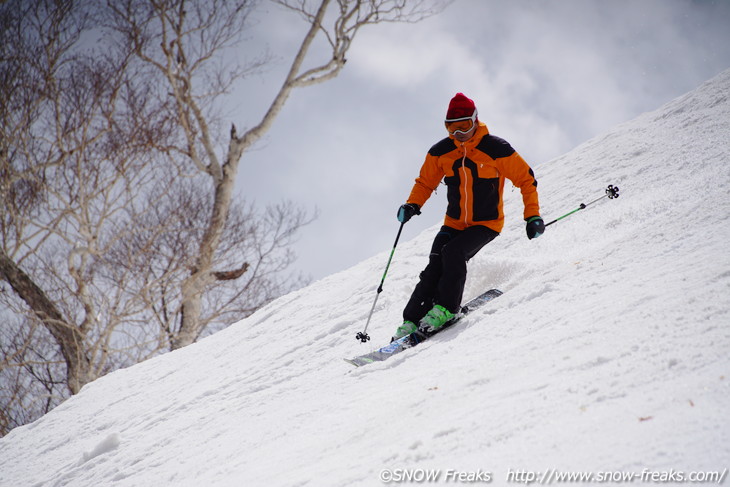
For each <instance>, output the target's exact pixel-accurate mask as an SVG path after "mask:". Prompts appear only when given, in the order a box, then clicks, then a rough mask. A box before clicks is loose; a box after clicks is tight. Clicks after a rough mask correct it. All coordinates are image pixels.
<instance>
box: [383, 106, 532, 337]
mask: <svg viewBox="0 0 730 487" xmlns="http://www.w3.org/2000/svg"><path fill="white" fill-rule="evenodd" d="M445 123H446V130H447V131H448V133H449V136H448V137H446V138H445V139H443V140H441V141H440V142H438V143H436V144H435V145H434V146H433V147H431V149H430V150H429V151H428V154H427V155H426V160H425V162H424V163H423V166H422V167H421V172H420V175H419V176H418V178H416V183H415V184H414V185H413V190H412V191H411V194H410V196H409V197H408V200H407V201H406V203H405V204H403V205H401V206H400V208H399V209H398V214H397V216H398V221H400V222H401V223H405V222H407V221H408V220H410V219H411V217H412V216H413V215H420V214H421V211H420V210H421V207H422V206H423V205H424V203H426V200H428V198H429V197H430V196H431V193H432V192H433V191H434V190H435V189H436V187H437V186H438V185H439V183H440V182H441V180H442V179H443V180H444V183H445V184H446V187H447V200H448V206H447V208H446V217H445V219H444V225H443V226H442V227H441V229H440V230H439V232H438V233H437V234H436V238H434V241H433V245H432V248H431V254H430V256H429V262H428V265H427V266H426V268H425V269H424V270H423V272H421V274H420V281H419V282H418V284H417V285H416V288H415V289H414V291H413V294H412V295H411V298H410V300H409V301H408V304H407V305H406V307H405V309H404V310H403V324H402V325H401V326H399V327H398V329H397V330H396V332H395V335H393V340H397V339H398V338H401V337H403V336H405V335H408V334H410V333H413V332H415V331H416V330H418V329H420V330H421V331H422V332H425V333H432V332H434V331H436V330H438V329H439V328H441V327H442V326H443V325H444V324H446V323H447V322H448V321H449V320H450V319H452V318H453V317H454V315H455V314H456V313H457V312H458V311H459V307H460V305H461V299H462V294H463V293H464V284H465V282H466V263H467V262H468V261H469V259H471V258H472V257H474V255H476V253H477V252H479V250H481V248H482V247H484V246H485V245H486V244H487V243H489V242H491V241H492V240H493V239H494V238H495V237H497V236H498V235H499V232H500V231H502V227H503V226H504V214H503V212H502V191H503V189H504V179H505V177H506V178H508V179H509V180H510V181H512V183H513V184H514V185H515V186H517V187H519V188H520V191H521V192H522V200H523V202H524V205H525V211H524V218H525V220H526V222H527V237H528V238H529V239H533V238H537V237H539V236H540V235H542V234H543V233H544V232H545V223H544V222H543V220H542V218H541V217H540V205H539V202H538V197H537V180H536V179H535V174H534V173H533V171H532V169H530V166H528V165H527V163H526V162H525V160H524V159H522V157H521V156H520V155H519V154H518V153H517V152H515V150H514V149H513V148H512V147H511V146H510V145H509V144H508V143H507V142H506V141H505V140H503V139H500V138H499V137H495V136H494V135H491V134H490V133H489V130H488V129H487V126H486V125H485V124H484V123H483V122H481V121H480V120H479V118H478V116H477V109H476V106H475V104H474V102H473V101H472V100H471V99H469V98H467V97H466V96H465V95H464V94H463V93H457V94H456V95H455V96H454V97H453V98H452V99H451V101H450V102H449V107H448V110H447V112H446V120H445ZM416 323H418V325H416Z"/></svg>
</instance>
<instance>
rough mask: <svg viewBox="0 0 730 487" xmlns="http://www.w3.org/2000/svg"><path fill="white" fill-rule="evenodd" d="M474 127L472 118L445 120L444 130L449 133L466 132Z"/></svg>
mask: <svg viewBox="0 0 730 487" xmlns="http://www.w3.org/2000/svg"><path fill="white" fill-rule="evenodd" d="M473 128H474V120H471V119H469V120H459V121H457V122H446V130H448V131H449V133H450V134H451V135H456V134H466V133H467V132H469V131H470V130H471V129H473Z"/></svg>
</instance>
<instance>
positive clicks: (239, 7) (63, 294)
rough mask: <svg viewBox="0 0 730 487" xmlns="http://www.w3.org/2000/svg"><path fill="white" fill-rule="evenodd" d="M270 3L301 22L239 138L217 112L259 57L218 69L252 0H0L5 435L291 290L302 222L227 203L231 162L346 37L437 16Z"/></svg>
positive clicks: (286, 211) (373, 1) (287, 211)
mask: <svg viewBox="0 0 730 487" xmlns="http://www.w3.org/2000/svg"><path fill="white" fill-rule="evenodd" d="M276 3H278V4H279V5H282V6H284V7H286V8H287V9H290V10H293V11H295V12H297V13H298V14H299V15H300V16H301V17H302V18H303V19H304V20H305V22H306V23H307V25H308V31H307V33H306V35H305V37H304V38H303V40H302V43H301V45H300V46H299V49H298V51H297V53H296V55H295V56H294V58H293V60H292V63H291V66H290V68H289V70H288V72H287V75H286V77H285V79H284V80H283V82H282V84H281V88H280V90H279V91H278V93H277V94H276V95H275V96H274V98H273V100H272V101H271V105H270V107H269V109H268V110H267V111H266V113H265V115H264V116H263V117H262V118H261V120H260V121H259V122H258V123H255V124H253V126H252V127H251V128H249V129H248V130H246V131H245V132H244V133H242V134H238V131H237V129H236V127H235V125H233V124H231V129H230V131H225V132H223V131H221V130H220V129H219V127H221V126H222V125H223V123H225V122H224V121H223V120H222V119H221V118H220V117H219V116H218V114H217V111H216V107H217V106H220V104H221V103H222V100H224V99H225V97H226V96H227V95H228V94H229V93H230V92H231V90H233V89H234V87H235V83H236V81H237V80H239V79H241V78H242V77H244V76H246V75H247V74H248V73H250V72H252V71H254V70H257V69H259V68H260V67H262V66H263V65H265V64H266V62H267V58H266V56H264V55H262V56H260V57H259V58H258V59H257V60H254V61H252V62H249V63H247V64H244V65H241V64H236V63H232V62H228V61H229V58H227V56H228V55H229V54H231V53H232V52H233V51H234V50H235V49H237V48H238V46H239V45H240V42H241V35H242V33H243V32H245V31H246V28H247V26H248V24H247V22H248V19H249V16H250V14H251V12H252V11H253V9H254V8H255V6H256V3H255V2H254V1H253V0H235V1H232V0H107V2H106V3H105V4H100V3H99V2H94V1H91V0H77V1H73V0H36V1H34V2H24V1H22V0H9V1H7V2H5V3H0V196H1V197H2V207H0V319H2V320H3V321H4V322H5V324H6V325H5V326H3V327H0V411H1V413H0V435H2V434H4V433H6V432H7V431H8V430H9V429H10V428H12V427H14V426H17V425H19V424H22V423H23V422H26V421H28V420H31V419H33V418H35V417H37V416H38V415H40V414H43V413H44V412H46V411H48V410H49V409H50V408H52V407H54V406H55V405H57V404H58V403H59V402H60V401H62V400H63V399H64V398H65V397H67V396H68V394H74V393H76V392H78V391H79V390H80V389H81V388H82V387H83V385H84V384H86V383H88V382H90V381H92V380H94V379H95V378H97V377H99V376H101V375H104V374H106V373H108V372H110V371H112V370H116V369H118V368H120V367H125V366H129V365H132V364H135V363H137V362H139V361H142V360H145V359H147V358H149V357H152V356H154V355H156V354H159V353H162V352H164V351H166V350H174V349H176V348H180V347H183V346H185V345H188V344H190V343H193V342H194V341H195V340H197V339H199V338H200V337H202V336H204V335H206V334H209V333H212V332H214V331H216V330H218V329H220V328H222V327H224V326H226V325H227V324H229V323H232V322H234V321H237V320H240V319H241V318H244V317H246V316H248V315H249V314H251V313H252V312H254V311H255V310H256V309H258V308H259V307H260V306H262V305H263V304H265V303H267V302H268V301H270V300H271V299H273V298H275V297H277V296H279V295H281V294H282V293H284V292H288V291H289V290H291V289H293V288H295V287H298V286H299V285H301V284H302V282H303V280H301V279H299V278H292V277H291V276H288V275H287V274H286V271H287V269H288V267H289V265H290V264H291V263H292V261H293V259H294V256H293V255H292V253H291V250H290V247H291V243H292V241H293V239H294V238H295V236H296V234H297V232H298V231H299V230H300V229H301V228H302V226H304V225H306V224H307V223H309V222H310V221H311V220H312V218H313V216H311V215H309V214H308V213H307V212H306V211H303V210H302V209H301V208H299V207H297V206H296V205H295V204H294V203H291V202H286V203H282V204H280V205H277V206H274V207H270V208H266V209H259V208H257V207H256V206H255V205H253V204H250V203H246V202H245V201H244V200H243V199H236V198H234V191H233V190H234V184H235V181H236V176H237V172H238V167H239V163H240V161H241V159H242V156H243V154H244V153H245V152H246V151H247V150H248V149H250V148H251V146H252V145H253V144H254V143H255V142H256V141H258V140H259V139H260V138H261V137H262V136H263V135H264V134H265V133H266V132H267V131H268V130H269V128H270V127H271V125H272V123H273V121H274V120H275V118H276V117H277V116H278V115H279V114H280V112H281V110H282V108H283V106H284V104H285V102H286V100H287V98H288V97H289V95H290V94H291V92H292V90H294V89H296V88H300V87H305V86H309V85H312V84H314V83H321V82H324V81H327V80H329V79H332V78H333V77H335V76H336V75H337V74H338V73H339V72H340V71H341V69H342V68H343V66H344V65H345V62H346V55H347V52H348V50H349V48H350V46H351V44H352V41H353V39H354V37H355V35H356V34H357V32H358V31H359V29H360V28H362V27H364V26H365V25H371V24H376V23H379V22H390V21H413V20H418V19H419V18H420V17H422V16H424V15H427V14H429V13H431V12H429V11H428V10H427V9H426V8H424V6H423V5H424V3H425V2H423V3H422V2H414V1H408V2H406V1H405V0H369V1H362V0H337V1H334V2H333V1H331V0H322V1H321V2H315V3H313V4H310V2H305V1H301V2H292V1H283V0H282V1H277V2H276ZM318 38H319V39H321V41H320V42H324V43H326V45H329V47H330V48H331V55H330V56H328V57H327V58H325V59H322V60H319V61H318V60H316V59H312V58H313V57H315V56H313V54H312V46H313V44H314V42H315V40H316V39H318ZM224 59H225V62H224V61H223V60H224ZM305 66H307V67H305Z"/></svg>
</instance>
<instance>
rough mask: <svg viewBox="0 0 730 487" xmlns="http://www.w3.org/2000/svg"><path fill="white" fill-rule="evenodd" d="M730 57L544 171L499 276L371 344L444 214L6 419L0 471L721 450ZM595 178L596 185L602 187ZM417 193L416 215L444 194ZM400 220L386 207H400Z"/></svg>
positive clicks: (460, 465)
mask: <svg viewBox="0 0 730 487" xmlns="http://www.w3.org/2000/svg"><path fill="white" fill-rule="evenodd" d="M729 97H730V70H728V71H725V72H724V73H722V74H720V75H719V76H717V77H716V78H714V79H713V80H710V81H709V82H707V83H705V84H704V85H702V86H701V87H699V88H698V89H697V90H695V91H693V92H691V93H688V94H687V95H685V96H683V97H680V98H678V99H676V100H674V101H673V102H671V103H669V104H667V105H665V106H664V107H662V108H660V109H659V110H657V111H655V112H651V113H646V114H644V115H642V116H640V117H638V118H637V119H635V120H632V121H630V122H627V123H624V124H621V125H619V126H617V127H615V128H614V129H613V130H612V131H610V132H608V133H606V134H604V135H601V136H599V137H596V138H594V139H592V140H589V141H587V142H586V143H584V144H582V145H581V146H579V147H577V148H576V149H574V150H573V151H571V152H570V153H568V154H566V155H564V156H562V157H560V158H558V159H556V160H553V161H551V162H549V163H546V164H542V165H538V166H537V167H536V168H535V170H536V173H537V176H538V180H539V183H540V186H539V190H540V199H541V204H542V207H543V211H542V213H543V215H544V216H545V219H546V220H547V221H549V220H551V219H552V218H554V217H557V216H559V215H561V214H564V213H566V212H567V211H570V210H572V209H574V208H576V207H577V206H578V205H579V204H580V203H582V202H588V201H590V200H593V199H595V198H596V197H597V196H600V194H601V192H602V191H603V190H604V189H605V187H606V186H607V185H608V184H614V185H617V186H619V187H620V188H621V196H620V197H619V198H618V199H615V200H604V201H601V202H599V203H596V204H595V205H593V206H591V207H589V208H588V209H586V210H583V211H581V212H578V213H577V214H575V215H573V216H571V217H569V218H567V219H565V220H563V221H561V222H559V223H557V224H555V225H554V226H551V227H549V228H548V230H547V233H546V234H545V235H544V236H543V237H541V238H540V239H537V240H534V241H528V240H527V239H526V238H525V236H524V228H523V223H522V220H521V216H522V208H521V198H520V196H519V192H518V191H513V190H510V189H509V188H510V187H509V185H508V189H507V190H506V196H505V200H506V201H505V213H506V215H507V226H506V228H505V231H504V232H503V235H502V236H500V237H499V238H498V239H496V240H495V241H493V242H492V243H490V244H489V245H488V246H487V247H485V249H484V250H482V252H481V253H480V254H479V255H477V257H475V258H474V259H473V261H472V262H471V263H470V266H469V272H470V274H469V280H468V282H467V287H466V292H465V298H470V297H472V296H475V295H477V294H479V293H480V292H482V291H484V290H486V289H488V288H491V287H497V288H500V289H502V290H503V291H505V294H504V295H503V296H501V297H500V298H499V299H496V300H494V301H492V302H491V303H489V304H488V305H486V306H485V307H484V308H483V309H479V310H477V311H475V312H474V313H472V314H471V315H469V316H468V317H467V318H465V319H464V320H463V321H462V322H461V323H460V324H459V325H458V326H457V327H455V328H453V329H449V330H446V331H444V332H443V333H442V334H440V335H437V336H436V337H434V338H433V339H432V340H429V341H428V342H425V343H423V344H421V345H419V346H418V347H417V348H415V349H413V350H409V351H406V352H404V353H402V354H399V355H398V356H395V357H393V358H392V359H390V360H387V361H385V362H382V363H376V364H372V365H368V366H365V367H361V368H357V369H354V368H352V367H351V366H349V365H348V364H346V363H345V362H344V361H342V360H341V359H342V358H344V357H352V356H355V355H359V354H362V353H365V352H367V351H370V350H372V349H375V348H377V347H379V346H381V345H383V344H385V343H387V341H388V339H389V336H390V334H391V333H392V332H393V330H394V329H395V327H396V326H397V325H398V323H399V322H400V313H401V310H402V307H403V305H404V304H405V301H406V300H407V299H408V296H409V294H410V291H411V289H412V288H413V286H414V285H415V283H416V279H417V276H418V273H419V272H420V270H421V269H422V267H423V266H424V265H425V263H426V261H427V253H428V250H429V248H430V243H431V239H432V237H433V235H434V233H435V232H436V231H437V229H438V227H439V225H435V226H434V227H433V228H432V229H431V230H429V231H427V232H424V233H423V234H421V235H419V236H417V237H415V238H413V239H412V240H410V241H403V242H401V243H400V244H399V247H398V249H397V251H396V253H395V256H394V260H393V264H392V265H391V268H390V271H389V274H388V278H387V280H386V282H385V286H384V291H383V293H382V294H381V295H380V297H379V300H378V305H377V307H376V309H375V314H374V316H373V320H372V322H371V325H370V329H369V330H368V332H369V333H370V335H371V336H372V341H371V342H369V343H368V344H366V345H363V344H361V343H359V342H357V341H356V340H355V333H357V332H358V331H360V330H361V329H362V327H363V326H364V323H365V320H366V318H367V315H368V312H369V311H370V307H371V305H372V301H373V299H374V298H375V289H376V287H377V284H378V280H379V279H380V277H381V276H382V270H383V267H384V265H385V263H386V261H387V256H388V253H386V252H384V253H382V254H379V255H376V256H374V257H373V258H371V259H368V260H366V261H364V262H362V263H361V264H359V265H357V266H355V267H353V268H352V269H349V270H347V271H344V272H341V273H338V274H335V275H332V276H330V277H328V278H325V279H322V280H320V281H318V282H316V283H313V284H312V285H311V286H309V287H307V288H305V289H302V290H299V291H296V292H293V293H291V294H289V295H287V296H284V297H282V298H280V299H278V300H277V301H275V302H273V303H271V304H270V305H268V306H266V307H264V308H263V309H261V310H259V311H258V312H257V313H255V314H254V315H253V316H251V317H250V318H248V319H246V320H243V321H241V322H240V323H237V324H235V325H233V326H231V327H230V328H228V329H226V330H224V331H221V332H219V333H217V334H216V335H214V336H212V337H209V338H207V339H205V340H203V341H202V342H200V343H198V344H196V345H193V346H190V347H187V348H185V349H183V350H180V351H177V352H175V353H171V354H167V355H165V356H162V357H158V358H156V359H153V360H149V361H147V362H145V363H143V364H139V365H137V366H134V367H131V368H129V369H126V370H121V371H117V372H115V373H112V374H110V375H108V376H106V377H104V378H102V379H100V380H98V381H96V382H94V383H92V384H90V385H88V386H87V387H85V388H84V390H83V391H82V392H81V393H80V394H79V395H77V396H75V397H73V398H71V399H70V400H68V401H66V402H65V403H64V404H62V405H60V406H59V407H58V408H56V409H55V410H54V411H52V412H51V413H49V414H47V415H46V416H44V417H43V418H41V419H39V420H38V421H36V422H35V423H33V424H30V425H27V426H24V427H21V428H17V429H16V430H14V431H12V432H11V433H10V434H9V435H8V436H6V437H5V438H2V439H0V486H3V487H5V486H8V487H9V486H13V487H16V486H38V487H40V486H44V487H45V486H103V485H115V486H117V485H118V486H135V487H136V486H159V485H176V486H178V485H181V486H187V485H189V486H193V485H195V486H197V485H216V486H241V485H246V486H305V485H306V486H345V485H347V486H372V485H381V482H380V481H379V480H378V473H379V472H380V470H381V469H383V468H433V469H457V470H462V471H476V470H478V469H481V470H486V471H491V472H493V477H494V481H493V482H492V485H504V484H505V483H506V475H507V472H508V470H509V469H513V470H515V469H526V470H531V471H544V470H545V469H546V468H556V469H565V470H571V469H572V470H579V471H593V472H598V471H606V470H610V471H629V472H632V471H636V472H640V471H641V470H642V469H643V468H650V469H652V470H667V471H668V470H669V469H675V470H684V471H690V470H719V471H722V470H723V469H724V468H727V467H730V460H728V459H730V446H729V445H730V443H728V437H730V422H729V420H728V414H727V411H728V404H729V402H730V367H729V366H730V360H729V358H728V350H730V331H729V330H730V329H729V327H728V324H730V316H729V315H730V311H729V309H730V306H729V304H730V299H729V298H728V296H730V243H729V242H730V221H728V220H730V197H729V196H730V136H729V135H728V134H730V99H729ZM596 193H598V194H596ZM442 211H443V209H442V208H436V207H431V206H426V207H425V208H424V215H423V216H421V217H420V218H426V217H433V218H434V220H435V221H436V218H437V217H436V216H434V214H441V212H442ZM393 225H394V228H395V225H396V224H395V222H394V223H393Z"/></svg>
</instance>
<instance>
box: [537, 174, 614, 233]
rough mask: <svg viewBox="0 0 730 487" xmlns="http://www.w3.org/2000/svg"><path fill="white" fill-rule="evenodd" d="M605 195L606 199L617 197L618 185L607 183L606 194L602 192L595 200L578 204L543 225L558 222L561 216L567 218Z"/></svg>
mask: <svg viewBox="0 0 730 487" xmlns="http://www.w3.org/2000/svg"><path fill="white" fill-rule="evenodd" d="M606 197H608V199H611V200H612V199H614V198H618V186H614V185H613V184H609V185H608V188H606V194H604V195H603V196H601V197H600V198H596V199H595V200H593V201H591V202H590V203H581V204H580V206H579V207H578V208H576V209H575V210H573V211H571V212H570V213H566V214H565V215H563V216H561V217H560V218H556V219H555V220H553V221H551V222H550V223H546V224H545V226H546V227H548V226H550V225H552V224H553V223H555V222H559V221H560V220H562V219H563V218H567V217H569V216H570V215H572V214H573V213H575V212H577V211H580V210H583V209H585V208H586V207H588V206H590V205H592V204H593V203H595V202H597V201H600V200H602V199H603V198H606Z"/></svg>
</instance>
